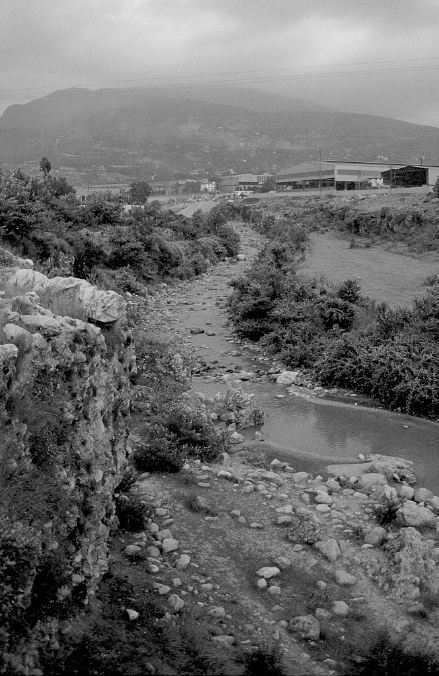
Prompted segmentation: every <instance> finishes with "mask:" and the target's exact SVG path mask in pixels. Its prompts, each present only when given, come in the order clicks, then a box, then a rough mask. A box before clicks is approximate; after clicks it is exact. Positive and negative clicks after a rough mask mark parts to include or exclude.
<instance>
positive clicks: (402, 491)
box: [399, 484, 415, 500]
mask: <svg viewBox="0 0 439 676" xmlns="http://www.w3.org/2000/svg"><path fill="white" fill-rule="evenodd" d="M399 495H400V496H401V497H402V498H404V500H413V498H414V497H415V489H414V488H412V486H408V485H407V484H403V485H402V486H401V487H400V488H399Z"/></svg>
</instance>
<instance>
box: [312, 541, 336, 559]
mask: <svg viewBox="0 0 439 676" xmlns="http://www.w3.org/2000/svg"><path fill="white" fill-rule="evenodd" d="M314 548H315V549H317V550H318V551H319V552H320V553H321V554H323V556H324V557H325V558H326V559H328V561H336V560H337V559H338V558H339V557H340V556H341V551H340V547H339V546H338V542H337V540H336V539H335V538H329V539H328V540H322V542H316V543H315V544H314Z"/></svg>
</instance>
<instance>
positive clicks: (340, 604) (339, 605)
mask: <svg viewBox="0 0 439 676" xmlns="http://www.w3.org/2000/svg"><path fill="white" fill-rule="evenodd" d="M332 612H333V613H334V615H338V616H339V617H346V615H348V614H349V606H348V604H347V603H345V602H344V601H334V603H333V604H332Z"/></svg>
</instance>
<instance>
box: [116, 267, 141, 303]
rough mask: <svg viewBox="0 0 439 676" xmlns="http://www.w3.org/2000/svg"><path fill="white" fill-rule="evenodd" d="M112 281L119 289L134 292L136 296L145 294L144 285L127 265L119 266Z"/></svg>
mask: <svg viewBox="0 0 439 676" xmlns="http://www.w3.org/2000/svg"><path fill="white" fill-rule="evenodd" d="M114 281H115V283H116V285H117V286H118V287H119V289H120V290H121V291H128V292H129V293H135V294H136V295H137V296H143V295H144V294H145V287H144V286H143V284H141V283H140V282H139V281H138V279H137V277H136V276H135V274H134V273H133V271H132V270H131V268H129V267H126V268H119V270H117V271H116V272H115V274H114Z"/></svg>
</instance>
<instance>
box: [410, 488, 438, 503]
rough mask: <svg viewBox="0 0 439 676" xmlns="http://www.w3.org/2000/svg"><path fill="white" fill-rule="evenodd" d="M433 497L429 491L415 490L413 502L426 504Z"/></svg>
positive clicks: (425, 489)
mask: <svg viewBox="0 0 439 676" xmlns="http://www.w3.org/2000/svg"><path fill="white" fill-rule="evenodd" d="M432 497H433V493H432V491H429V490H428V488H416V489H415V495H414V500H415V502H427V500H430V499H431V498H432Z"/></svg>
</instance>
